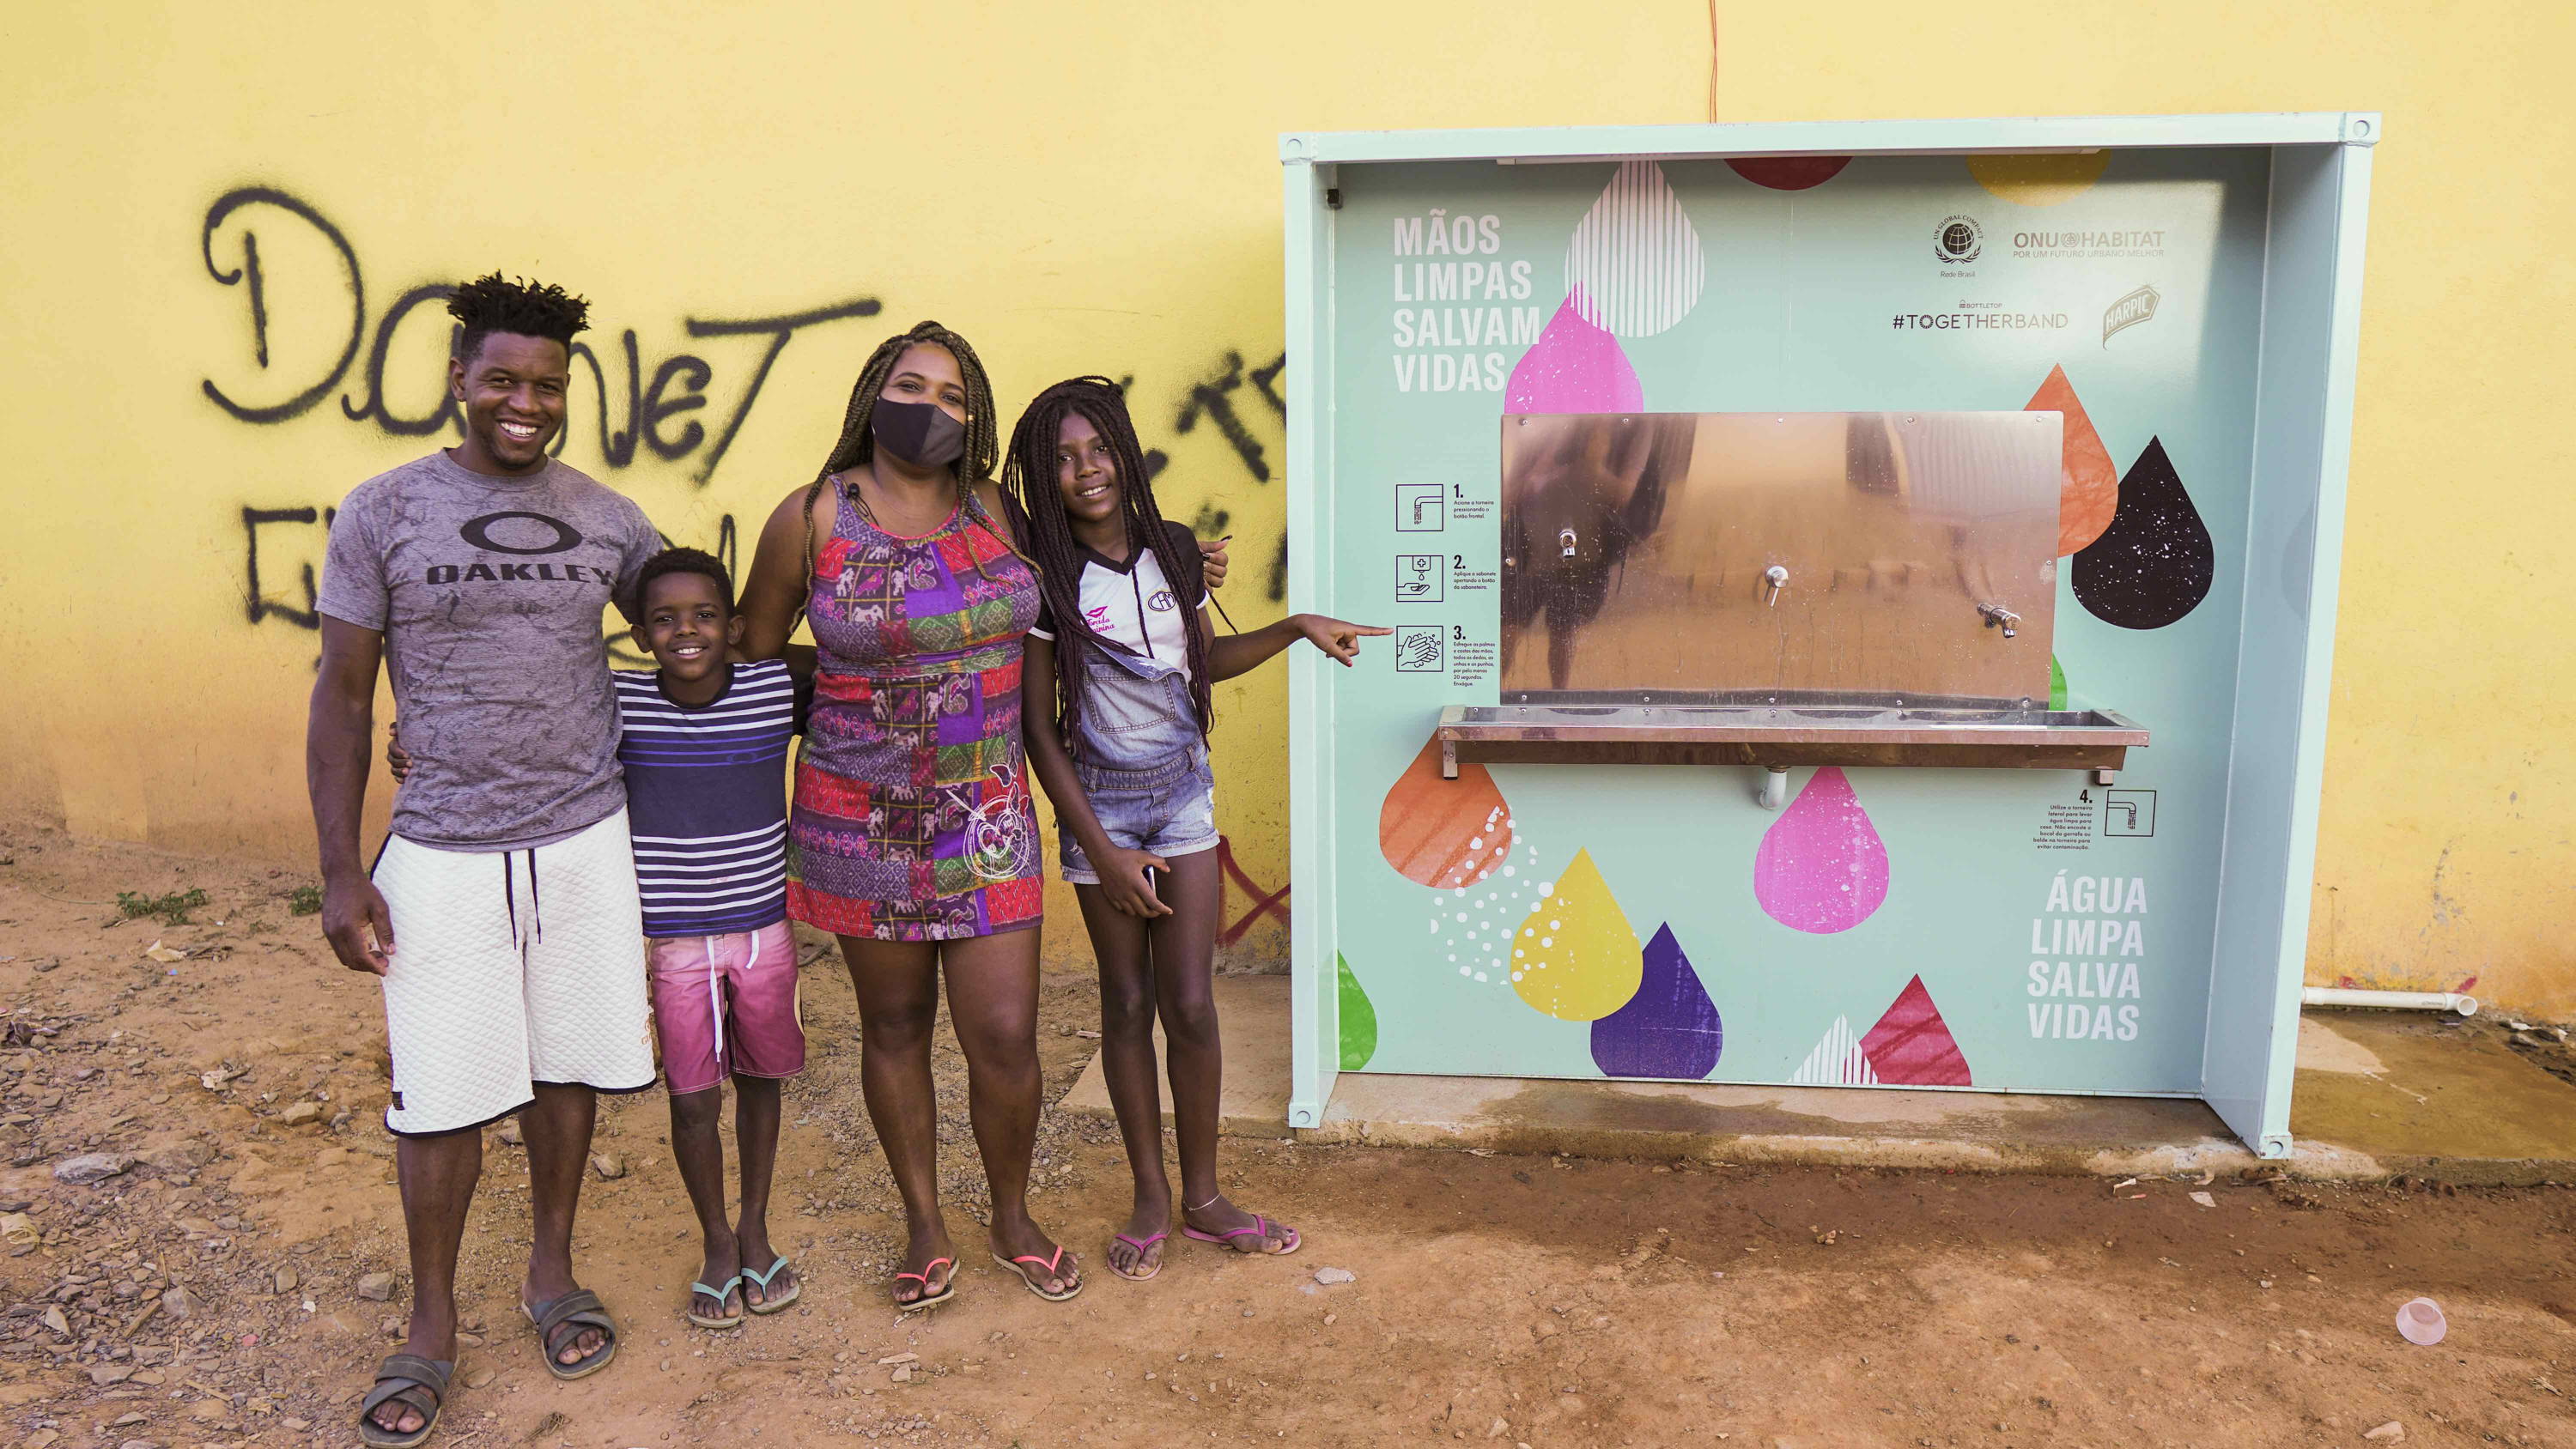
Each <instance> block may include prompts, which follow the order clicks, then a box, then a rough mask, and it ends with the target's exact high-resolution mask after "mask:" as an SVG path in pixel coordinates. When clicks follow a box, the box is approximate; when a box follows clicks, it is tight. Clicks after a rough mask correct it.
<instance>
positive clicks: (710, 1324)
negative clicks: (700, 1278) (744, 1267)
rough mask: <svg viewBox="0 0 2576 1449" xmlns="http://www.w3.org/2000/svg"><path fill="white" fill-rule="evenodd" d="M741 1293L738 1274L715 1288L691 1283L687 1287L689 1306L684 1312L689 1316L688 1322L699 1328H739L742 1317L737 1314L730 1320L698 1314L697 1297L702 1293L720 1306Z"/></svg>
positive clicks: (740, 1281) (740, 1280)
mask: <svg viewBox="0 0 2576 1449" xmlns="http://www.w3.org/2000/svg"><path fill="white" fill-rule="evenodd" d="M741 1291H742V1275H741V1274H740V1273H736V1274H734V1275H733V1276H732V1277H730V1278H727V1279H726V1280H724V1282H723V1283H722V1284H721V1285H719V1286H716V1287H709V1286H707V1285H706V1284H704V1283H691V1284H690V1285H689V1304H690V1306H689V1308H688V1309H687V1310H686V1311H687V1313H688V1315H689V1321H690V1322H691V1323H694V1324H696V1325H697V1326H698V1327H700V1328H740V1327H741V1326H742V1315H741V1314H739V1313H737V1314H734V1315H733V1316H732V1317H730V1318H711V1317H708V1316H707V1315H706V1314H703V1313H700V1312H698V1311H697V1301H698V1299H697V1295H698V1294H700V1293H704V1294H705V1295H707V1296H708V1297H709V1298H712V1299H714V1300H715V1301H716V1302H717V1303H718V1304H719V1305H721V1304H723V1303H724V1302H725V1300H727V1299H729V1298H731V1297H733V1296H734V1295H735V1294H737V1293H739V1292H741Z"/></svg>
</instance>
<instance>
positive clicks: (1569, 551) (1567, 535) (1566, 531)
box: [1556, 528, 1574, 558]
mask: <svg viewBox="0 0 2576 1449" xmlns="http://www.w3.org/2000/svg"><path fill="white" fill-rule="evenodd" d="M1556 546H1557V548H1558V549H1559V550H1560V551H1561V552H1562V553H1563V555H1564V557H1566V558H1572V557H1574V530H1573V529H1570V528H1560V529H1558V530H1557V531H1556Z"/></svg>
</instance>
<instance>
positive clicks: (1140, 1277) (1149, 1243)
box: [1047, 1231, 1171, 1283]
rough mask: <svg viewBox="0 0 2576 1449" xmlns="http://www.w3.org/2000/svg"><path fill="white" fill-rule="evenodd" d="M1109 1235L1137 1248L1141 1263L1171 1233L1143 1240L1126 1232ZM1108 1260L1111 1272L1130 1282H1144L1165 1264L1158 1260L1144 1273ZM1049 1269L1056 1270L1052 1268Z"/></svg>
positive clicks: (1116, 1240) (1137, 1257) (1112, 1259)
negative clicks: (1122, 1267)
mask: <svg viewBox="0 0 2576 1449" xmlns="http://www.w3.org/2000/svg"><path fill="white" fill-rule="evenodd" d="M1109 1236H1110V1238H1111V1240H1112V1241H1114V1242H1120V1243H1125V1244H1126V1245H1127V1246H1129V1247H1131V1248H1134V1249H1135V1250H1136V1260H1137V1261H1138V1262H1140V1263H1141V1262H1143V1261H1144V1260H1145V1254H1146V1253H1147V1252H1149V1251H1151V1250H1152V1249H1153V1246H1154V1245H1155V1244H1156V1243H1159V1242H1161V1241H1163V1240H1164V1239H1165V1238H1168V1237H1170V1236H1171V1233H1169V1232H1168V1231H1166V1232H1160V1233H1156V1234H1154V1235H1153V1236H1152V1237H1150V1238H1147V1239H1145V1240H1143V1241H1142V1242H1139V1241H1137V1240H1136V1239H1134V1238H1131V1237H1129V1236H1127V1235H1126V1234H1125V1233H1111V1234H1110V1235H1109ZM1106 1261H1107V1262H1108V1264H1109V1271H1110V1272H1112V1273H1116V1274H1118V1276H1119V1277H1121V1278H1124V1279H1126V1280H1127V1281H1128V1282H1130V1283H1142V1282H1144V1281H1145V1280H1146V1279H1148V1278H1151V1277H1153V1276H1154V1275H1155V1274H1156V1273H1160V1272H1162V1271H1163V1265H1162V1264H1161V1263H1160V1262H1159V1261H1158V1262H1156V1263H1155V1264H1154V1266H1153V1267H1151V1268H1150V1269H1147V1270H1146V1271H1145V1272H1142V1273H1128V1272H1122V1271H1121V1270H1120V1269H1119V1267H1118V1260H1117V1259H1116V1258H1114V1257H1112V1258H1108V1259H1107V1260H1106ZM1047 1271H1048V1272H1054V1271H1055V1270H1054V1269H1052V1268H1050V1269H1048V1270H1047Z"/></svg>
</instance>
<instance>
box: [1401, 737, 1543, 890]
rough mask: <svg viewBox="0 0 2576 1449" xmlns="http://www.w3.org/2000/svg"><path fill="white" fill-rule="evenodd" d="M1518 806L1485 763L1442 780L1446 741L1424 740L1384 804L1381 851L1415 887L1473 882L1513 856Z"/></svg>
mask: <svg viewBox="0 0 2576 1449" xmlns="http://www.w3.org/2000/svg"><path fill="white" fill-rule="evenodd" d="M1512 840H1513V835H1512V807H1511V804H1510V802H1508V801H1506V800H1504V799H1503V792H1502V791H1501V790H1499V789H1497V788H1495V785H1494V777H1493V775H1492V774H1491V773H1490V772H1488V771H1487V770H1486V769H1485V767H1484V766H1482V765H1460V766H1459V767H1458V778H1457V779H1455V780H1444V779H1442V778H1441V777H1440V742H1439V741H1438V740H1428V741H1425V742H1424V743H1423V746H1422V753H1420V754H1418V755H1415V756H1414V757H1413V763H1412V764H1410V765H1407V766H1405V768H1404V773H1403V774H1402V775H1399V776H1397V777H1396V781H1395V784H1394V785H1393V786H1391V787H1389V788H1388V790H1387V792H1386V800H1385V802H1384V803H1383V804H1381V805H1379V806H1378V812H1377V848H1378V853H1379V854H1380V855H1383V856H1385V857H1386V863H1387V864H1388V865H1391V866H1393V867H1395V872H1396V874H1398V875H1400V876H1403V877H1404V878H1405V879H1406V880H1409V881H1412V882H1414V883H1415V884H1416V885H1427V886H1430V887H1432V888H1434V889H1436V890H1453V889H1455V888H1457V887H1459V886H1464V885H1473V884H1475V883H1476V882H1477V881H1480V880H1483V879H1484V878H1485V877H1486V876H1487V875H1490V874H1492V873H1493V872H1494V871H1496V870H1498V869H1500V868H1501V867H1502V865H1503V863H1504V862H1505V861H1507V860H1509V859H1510V858H1511V850H1512Z"/></svg>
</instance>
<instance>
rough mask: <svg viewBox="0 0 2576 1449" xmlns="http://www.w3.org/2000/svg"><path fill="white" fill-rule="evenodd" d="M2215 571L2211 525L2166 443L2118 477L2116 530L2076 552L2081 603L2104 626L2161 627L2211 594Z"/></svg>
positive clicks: (2153, 444)
mask: <svg viewBox="0 0 2576 1449" xmlns="http://www.w3.org/2000/svg"><path fill="white" fill-rule="evenodd" d="M2216 574H2217V558H2216V550H2215V549H2213V548H2212V546H2211V544H2210V541H2209V526H2208V525H2207V524H2205V523H2203V522H2201V521H2200V510H2199V509H2197V508H2194V507H2193V506H2192V503H2191V494H2190V493H2189V492H2187V491H2185V490H2184V488H2183V486H2182V475H2180V474H2178V473H2176V472H2175V471H2174V465H2173V460H2172V459H2170V458H2168V457H2166V456H2165V445H2164V440H2163V439H2161V438H2149V439H2148V440H2147V448H2146V451H2145V452H2143V453H2140V454H2139V455H2138V461H2136V462H2134V463H2132V464H2130V465H2129V471H2128V472H2127V473H2126V474H2124V475H2122V477H2121V479H2120V509H2119V511H2118V512H2117V513H2114V514H2113V515H2111V526H2110V527H2108V528H2106V529H2103V530H2102V536H2101V537H2099V538H2097V539H2095V540H2093V541H2092V542H2091V543H2089V544H2086V545H2085V546H2084V549H2083V551H2082V552H2080V553H2078V554H2076V555H2075V598H2076V601H2077V602H2079V603H2081V604H2083V606H2084V607H2085V609H2086V611H2087V612H2089V613H2091V614H2092V615H2093V617H2094V618H2096V619H2099V620H2101V621H2102V622H2103V623H2105V624H2117V625H2119V626H2120V627H2121V628H2123V629H2161V628H2163V627H2165V626H2166V625H2167V624H2171V623H2175V622H2178V621H2179V620H2181V619H2182V617H2183V616H2184V615H2186V614H2189V613H2190V612H2191V611H2192V610H2194V609H2197V608H2199V607H2200V601H2201V600H2203V599H2205V598H2208V597H2209V585H2210V581H2211V580H2212V579H2213V578H2214V577H2215V576H2216Z"/></svg>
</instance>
